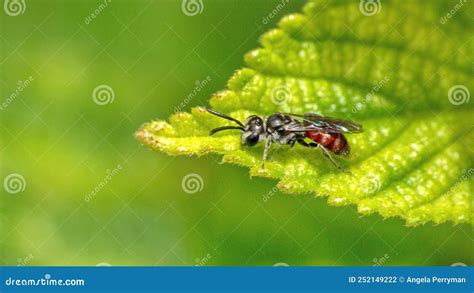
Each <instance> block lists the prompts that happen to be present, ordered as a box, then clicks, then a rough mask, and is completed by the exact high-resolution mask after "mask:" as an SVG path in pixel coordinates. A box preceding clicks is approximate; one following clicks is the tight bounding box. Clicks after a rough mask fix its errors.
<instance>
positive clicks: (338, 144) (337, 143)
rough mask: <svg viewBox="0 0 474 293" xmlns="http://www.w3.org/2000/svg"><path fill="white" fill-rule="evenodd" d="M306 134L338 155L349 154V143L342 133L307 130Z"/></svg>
mask: <svg viewBox="0 0 474 293" xmlns="http://www.w3.org/2000/svg"><path fill="white" fill-rule="evenodd" d="M305 136H306V137H307V138H309V139H311V140H313V141H314V142H316V143H318V144H320V145H322V146H323V147H325V148H326V149H328V150H330V151H332V152H333V153H335V154H337V155H348V154H349V151H350V149H349V144H348V142H347V139H346V138H345V137H344V135H343V134H342V133H325V132H317V131H307V132H306V134H305Z"/></svg>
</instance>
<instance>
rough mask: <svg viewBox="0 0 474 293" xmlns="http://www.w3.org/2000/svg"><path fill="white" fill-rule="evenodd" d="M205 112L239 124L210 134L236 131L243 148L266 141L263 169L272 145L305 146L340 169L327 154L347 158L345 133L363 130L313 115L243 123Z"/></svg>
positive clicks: (278, 115) (256, 118) (282, 115)
mask: <svg viewBox="0 0 474 293" xmlns="http://www.w3.org/2000/svg"><path fill="white" fill-rule="evenodd" d="M206 110H207V111H208V112H209V113H211V114H213V115H215V116H218V117H221V118H224V119H227V120H230V121H232V122H235V123H237V124H238V126H222V127H218V128H215V129H213V130H211V131H210V132H209V134H210V135H213V134H214V133H216V132H219V131H222V130H229V129H239V130H241V131H242V135H241V142H242V144H243V145H246V146H254V145H256V144H257V143H258V142H260V141H265V149H264V151H263V160H262V167H263V166H264V164H265V161H266V159H267V154H268V150H269V149H270V145H271V144H272V143H278V144H286V145H289V146H291V147H293V146H294V145H295V143H299V144H301V145H303V146H305V147H310V148H315V147H317V148H319V149H320V150H321V151H322V152H323V154H324V156H325V157H326V158H328V159H329V160H330V161H331V162H332V163H333V164H334V166H336V167H337V168H338V169H342V168H341V167H340V166H339V165H338V164H337V163H336V161H335V160H334V159H333V158H332V157H331V154H330V152H333V153H334V154H336V155H342V156H347V155H349V153H350V147H349V143H348V142H347V139H346V138H345V137H344V133H359V132H362V131H363V129H362V125H360V124H358V123H355V122H353V121H349V120H343V119H337V118H330V117H325V116H322V115H319V114H316V113H306V114H304V115H297V114H291V113H275V114H273V115H271V116H269V117H260V116H257V115H251V116H249V117H247V119H245V121H244V123H242V122H240V121H239V120H237V119H235V118H232V117H230V116H227V115H225V114H222V113H219V112H216V111H215V110H213V109H210V108H206ZM306 139H307V140H309V142H307V140H306Z"/></svg>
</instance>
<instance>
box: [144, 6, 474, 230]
mask: <svg viewBox="0 0 474 293" xmlns="http://www.w3.org/2000/svg"><path fill="white" fill-rule="evenodd" d="M441 2H443V3H441ZM362 3H363V1H362V2H361V3H359V2H358V1H310V2H309V3H308V4H307V5H306V6H305V7H304V10H303V13H301V14H292V15H288V16H286V17H284V18H283V19H282V20H281V21H280V23H279V26H278V28H277V29H273V30H270V31H269V32H267V33H265V34H264V35H263V36H262V37H261V48H258V49H256V50H254V51H251V52H249V53H248V54H246V55H245V63H246V66H247V67H246V68H243V69H241V70H238V71H237V72H236V73H235V74H234V76H232V77H231V78H230V80H229V81H228V89H226V90H224V91H222V92H219V93H217V94H215V95H214V96H212V97H211V100H210V104H211V106H212V107H213V108H214V109H216V110H218V111H221V112H224V113H227V114H229V115H231V116H233V117H236V118H237V119H240V120H244V119H245V118H246V117H247V116H248V115H251V114H258V115H269V114H272V113H274V112H279V111H281V112H293V113H305V112H318V113H321V114H324V115H326V116H332V117H340V118H348V119H352V120H355V121H357V122H359V123H361V124H363V126H364V129H365V132H364V133H362V134H353V135H348V140H349V143H350V145H351V156H350V157H349V158H336V160H338V162H339V163H340V164H341V165H343V166H344V167H345V168H348V169H350V170H351V172H352V175H350V174H345V173H343V172H340V171H338V170H336V169H335V168H334V166H332V165H331V163H330V162H328V161H327V159H325V158H324V157H323V155H322V154H321V153H320V152H319V151H318V150H315V149H307V148H304V147H300V146H295V147H294V148H289V147H288V146H272V148H273V149H272V151H271V152H270V157H269V161H268V162H267V164H266V166H265V169H262V168H261V156H262V151H263V145H261V144H260V145H258V146H256V147H253V148H246V147H243V146H241V145H240V140H239V132H238V131H228V132H222V133H220V134H216V135H215V136H213V137H210V136H209V135H208V133H209V130H210V129H212V128H214V127H218V126H222V125H227V124H229V123H228V121H226V120H223V119H219V118H217V117H214V116H212V115H210V114H209V113H207V112H206V111H205V110H204V109H203V108H194V109H192V111H191V113H178V114H175V115H173V116H171V117H170V119H169V123H168V122H165V121H161V120H158V121H154V122H150V123H147V124H145V125H144V126H143V127H142V128H141V129H140V130H139V131H138V132H137V133H136V137H137V138H138V139H139V140H140V141H141V142H142V143H143V144H145V145H146V146H148V147H149V148H151V149H153V150H156V151H160V152H165V153H168V154H171V155H205V154H210V153H216V154H221V155H223V161H224V162H227V163H233V164H238V165H242V166H247V167H249V168H250V170H251V174H252V175H255V176H263V177H269V178H274V179H278V180H279V183H278V187H279V188H280V189H281V190H283V191H285V192H288V193H305V192H313V193H314V194H315V195H316V196H327V197H328V202H329V204H332V205H338V206H340V205H347V204H356V205H357V208H358V211H359V212H360V213H361V214H364V215H368V214H371V213H375V212H376V213H379V214H381V215H382V216H383V217H395V216H398V217H401V218H403V219H405V220H406V223H407V225H418V224H423V223H426V222H429V221H431V222H434V223H436V224H439V223H443V222H446V221H451V222H453V223H456V224H459V223H471V224H472V223H473V209H472V201H473V193H474V184H473V176H472V175H473V173H474V169H472V167H473V164H472V163H473V157H474V156H473V152H472V147H473V142H474V134H473V125H474V118H473V117H474V115H473V113H474V111H473V107H472V102H471V103H469V98H470V93H469V89H468V87H469V86H471V85H473V84H474V83H473V74H472V68H471V65H472V61H473V58H472V57H473V56H472V53H473V52H474V45H473V44H474V43H473V38H472V37H471V36H470V32H469V31H468V30H466V29H464V28H463V26H465V25H466V24H465V20H464V18H462V17H461V16H459V17H458V19H456V17H455V16H453V17H451V18H449V19H448V21H447V22H446V23H445V24H442V23H441V22H440V19H441V17H443V16H444V15H446V13H449V11H450V10H451V9H452V8H453V6H454V5H455V4H456V3H457V2H445V1H439V2H436V1H430V2H427V3H425V2H423V3H422V2H420V1H397V2H392V1H383V2H382V3H380V1H375V2H374V3H375V5H378V7H376V8H377V9H378V10H377V11H376V12H375V14H374V15H372V16H368V15H365V14H367V13H365V14H364V13H361V12H363V9H364V8H363V6H361V5H362ZM440 3H441V4H440ZM382 5H383V6H382ZM450 5H452V6H450ZM465 5H466V7H465V8H463V9H466V10H467V9H468V8H469V7H467V6H468V5H470V3H467V4H465ZM471 8H472V7H471ZM459 14H461V12H459Z"/></svg>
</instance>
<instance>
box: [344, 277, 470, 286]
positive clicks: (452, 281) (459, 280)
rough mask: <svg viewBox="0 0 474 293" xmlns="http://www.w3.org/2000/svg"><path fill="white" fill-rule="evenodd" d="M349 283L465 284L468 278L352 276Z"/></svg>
mask: <svg viewBox="0 0 474 293" xmlns="http://www.w3.org/2000/svg"><path fill="white" fill-rule="evenodd" d="M348 281H349V283H412V284H417V285H418V284H427V283H436V284H447V285H449V284H464V283H466V278H464V277H459V278H458V277H449V278H447V277H438V276H432V277H427V276H423V277H403V276H400V277H397V276H377V277H376V276H350V277H349V278H348Z"/></svg>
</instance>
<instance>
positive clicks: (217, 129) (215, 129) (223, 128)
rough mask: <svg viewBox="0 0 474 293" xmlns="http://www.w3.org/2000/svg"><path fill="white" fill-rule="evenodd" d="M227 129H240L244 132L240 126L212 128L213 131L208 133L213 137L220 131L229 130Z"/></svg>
mask: <svg viewBox="0 0 474 293" xmlns="http://www.w3.org/2000/svg"><path fill="white" fill-rule="evenodd" d="M229 129H240V130H242V131H243V130H245V129H244V128H243V127H240V126H222V127H217V128H214V129H213V130H211V131H209V135H213V134H214V133H216V132H219V131H222V130H229Z"/></svg>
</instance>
